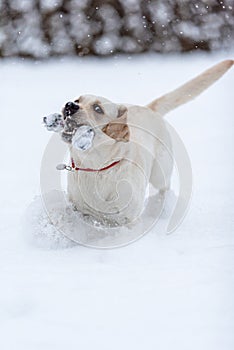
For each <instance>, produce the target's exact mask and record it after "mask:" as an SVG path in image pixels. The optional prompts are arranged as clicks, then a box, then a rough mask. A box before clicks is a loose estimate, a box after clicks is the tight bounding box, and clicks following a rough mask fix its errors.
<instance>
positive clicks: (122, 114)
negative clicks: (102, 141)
mask: <svg viewBox="0 0 234 350" xmlns="http://www.w3.org/2000/svg"><path fill="white" fill-rule="evenodd" d="M102 131H103V132H104V133H105V134H106V135H107V136H109V137H111V138H112V139H114V140H116V141H122V142H128V141H129V138H130V130H129V127H128V124H127V108H126V107H124V106H120V107H119V110H118V115H117V119H115V120H113V121H112V122H110V123H108V124H107V125H105V126H104V127H103V128H102Z"/></svg>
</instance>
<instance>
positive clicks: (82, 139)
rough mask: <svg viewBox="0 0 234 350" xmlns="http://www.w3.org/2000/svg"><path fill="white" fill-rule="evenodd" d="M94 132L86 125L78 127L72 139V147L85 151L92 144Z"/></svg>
mask: <svg viewBox="0 0 234 350" xmlns="http://www.w3.org/2000/svg"><path fill="white" fill-rule="evenodd" d="M93 138H94V131H93V129H92V128H91V127H90V126H88V125H82V126H80V127H79V128H78V129H77V131H76V133H75V135H74V136H73V138H72V145H73V147H75V148H76V149H78V150H81V151H85V150H87V149H89V148H90V147H91V146H92V144H93Z"/></svg>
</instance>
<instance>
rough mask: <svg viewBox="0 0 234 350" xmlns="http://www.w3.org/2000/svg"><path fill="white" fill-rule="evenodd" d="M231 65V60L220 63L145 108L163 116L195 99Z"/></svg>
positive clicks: (233, 62) (232, 62)
mask: <svg viewBox="0 0 234 350" xmlns="http://www.w3.org/2000/svg"><path fill="white" fill-rule="evenodd" d="M233 64H234V61H233V60H226V61H223V62H220V63H218V64H216V65H215V66H214V67H211V68H210V69H208V70H206V71H205V72H203V73H202V74H200V75H198V76H197V77H196V78H194V79H192V80H190V81H188V82H187V83H185V84H184V85H182V86H180V87H179V88H178V89H176V90H174V91H171V92H169V93H168V94H166V95H164V96H161V97H159V98H157V99H156V100H154V101H152V102H151V103H150V104H148V105H147V107H148V108H150V109H152V110H153V111H155V112H158V113H159V114H160V115H162V116H163V115H165V114H166V113H168V112H169V111H171V110H173V109H174V108H176V107H178V106H180V105H182V104H184V103H186V102H188V101H190V100H192V99H194V98H195V97H197V96H198V95H199V94H201V93H202V92H203V91H204V90H205V89H207V88H208V87H209V86H210V85H212V84H213V83H214V82H215V81H216V80H218V79H219V78H221V76H222V75H223V74H224V73H225V72H226V71H227V70H228V69H229V68H231V66H232V65H233Z"/></svg>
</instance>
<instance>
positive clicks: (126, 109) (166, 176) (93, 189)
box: [68, 60, 233, 225]
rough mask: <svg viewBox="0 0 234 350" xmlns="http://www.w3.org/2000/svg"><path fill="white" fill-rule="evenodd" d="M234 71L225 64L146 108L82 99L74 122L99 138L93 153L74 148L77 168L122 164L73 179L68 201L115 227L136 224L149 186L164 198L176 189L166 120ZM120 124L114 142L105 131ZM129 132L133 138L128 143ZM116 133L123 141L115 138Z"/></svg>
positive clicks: (75, 174) (73, 174) (88, 97)
mask: <svg viewBox="0 0 234 350" xmlns="http://www.w3.org/2000/svg"><path fill="white" fill-rule="evenodd" d="M232 65H233V61H232V60H227V61H223V62H221V63H219V64H217V65H216V66H214V67H212V68H210V69H209V70H207V71H205V72H204V73H202V74H201V75H199V76H198V77H196V78H195V79H193V80H191V81H189V82H188V83H186V84H184V85H183V86H181V87H179V88H178V89H176V90H175V91H173V92H170V93H168V94H166V95H165V96H162V97H160V98H158V99H156V100H155V101H153V102H151V103H150V104H149V105H148V106H146V107H141V106H132V105H118V104H115V103H112V102H110V101H109V100H107V99H105V98H102V97H96V96H91V95H85V96H81V97H80V98H79V99H78V101H77V102H78V103H79V106H80V110H79V111H78V112H77V113H76V114H75V115H74V118H76V119H77V120H78V119H79V121H80V122H81V123H84V124H89V125H91V126H92V127H93V128H94V130H95V137H94V143H93V146H92V148H91V149H89V150H86V151H79V150H77V149H75V148H73V147H72V146H71V145H70V153H71V157H72V158H73V159H74V161H75V163H76V166H80V167H83V168H94V169H100V168H102V167H104V166H107V165H109V164H111V163H112V162H113V161H115V160H121V161H120V163H119V164H118V165H116V166H114V167H113V168H110V169H108V170H105V171H102V172H97V173H94V172H82V171H78V172H70V173H69V174H68V195H69V198H70V200H71V201H72V202H73V204H74V205H75V206H76V208H77V209H78V210H79V211H81V212H82V213H83V214H87V215H92V216H93V217H94V218H96V219H97V220H98V221H100V222H103V223H108V224H111V225H124V224H127V223H129V222H134V220H136V219H137V218H138V217H139V216H140V215H141V213H142V210H143V209H144V202H145V196H146V191H147V187H148V185H149V183H151V184H152V185H153V186H154V187H155V188H156V189H157V190H159V191H161V192H164V191H166V190H167V189H168V188H169V187H170V178H171V173H172V168H173V160H172V156H171V154H170V147H171V143H170V135H169V132H168V130H167V128H166V124H165V122H164V120H163V118H162V116H163V115H165V114H166V113H168V112H169V111H171V110H172V109H174V108H176V107H178V106H180V105H181V104H183V103H186V102H188V101H190V100H192V99H193V98H195V97H196V96H198V95H199V94H200V93H202V92H203V91H204V90H205V89H207V88H208V87H209V86H210V85H211V84H213V83H214V82H215V81H216V80H217V79H219V78H220V77H221V76H222V75H223V74H224V73H225V72H226V71H227V70H228V69H229V68H230V67H231V66H232ZM94 104H98V105H100V106H101V107H102V109H103V112H104V114H97V113H96V112H95V111H94V109H93V105H94ZM115 122H119V123H120V127H118V128H117V129H116V128H114V129H113V130H114V131H110V132H109V135H111V137H110V136H108V135H107V134H106V133H105V132H104V131H106V132H107V129H108V130H109V128H110V129H111V128H112V123H115ZM106 125H109V126H110V127H109V128H106ZM123 128H124V129H123ZM126 128H127V131H128V132H129V133H128V137H129V138H125V135H126ZM116 130H117V133H119V135H120V136H118V135H115V132H116ZM123 130H124V133H122V134H121V131H123ZM123 135H124V136H123Z"/></svg>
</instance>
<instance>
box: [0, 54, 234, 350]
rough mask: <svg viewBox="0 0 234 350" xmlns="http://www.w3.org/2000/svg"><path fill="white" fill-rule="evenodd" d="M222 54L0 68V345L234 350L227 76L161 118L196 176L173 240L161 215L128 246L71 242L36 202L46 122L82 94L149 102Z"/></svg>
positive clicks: (11, 63) (233, 134)
mask: <svg viewBox="0 0 234 350" xmlns="http://www.w3.org/2000/svg"><path fill="white" fill-rule="evenodd" d="M223 58H227V55H226V54H225V53H223V54H219V55H218V54H216V55H200V56H199V55H186V56H166V57H164V56H157V55H145V56H144V55H143V56H139V57H138V56H134V57H131V56H129V59H125V58H121V57H115V58H113V59H107V60H98V59H94V58H90V59H73V60H68V59H66V60H64V59H63V60H60V61H53V60H51V61H49V62H47V63H45V62H44V63H38V62H37V63H32V62H27V63H26V62H20V61H15V60H8V61H2V62H1V65H0V76H1V87H0V100H1V101H2V103H1V115H2V124H1V125H2V133H1V139H0V146H1V164H2V167H1V172H0V184H1V187H2V188H1V198H0V206H1V222H0V230H1V235H0V264H1V270H0V274H1V289H0V309H1V313H0V322H1V328H0V329H1V337H0V348H1V349H4V350H8V349H9V350H15V349H17V350H21V349H24V350H27V349H43V350H47V349H48V350H49V349H59V350H60V349H77V348H80V349H93V348H95V349H103V350H105V349H110V348H111V349H120V348H123V349H129V348H133V349H143V348H145V349H149V350H151V349H152V350H153V349H160V350H161V349H162V350H168V349H180V350H185V349H186V350H187V349H190V350H193V349H194V350H197V349H206V350H207V349H212V350H220V349H225V350H231V349H233V346H234V335H233V326H234V301H233V287H234V269H233V266H234V264H233V263H234V258H233V256H234V255H233V247H234V239H233V231H234V220H233V210H234V196H233V193H234V192H233V191H234V183H233V171H234V164H233V154H232V153H233V146H234V128H233V123H234V122H233V116H232V99H233V70H232V71H230V72H228V73H227V74H226V75H225V76H224V77H223V78H222V79H221V80H220V81H219V82H217V83H216V84H215V85H214V86H213V87H211V88H210V89H209V90H208V91H206V92H205V93H204V94H203V95H202V96H200V97H199V98H197V99H196V100H195V101H194V102H192V103H190V104H188V105H186V106H184V107H181V108H180V109H178V110H175V111H173V112H172V113H171V114H170V115H168V116H167V120H168V122H169V123H171V124H172V126H173V127H174V128H175V129H176V130H177V132H178V133H179V135H180V136H181V138H182V140H183V141H184V144H185V146H186V148H187V151H188V153H189V155H190V159H191V163H192V167H193V176H194V180H193V187H194V188H193V198H192V201H191V206H190V209H189V211H188V214H187V216H186V218H185V220H184V222H183V223H182V225H181V226H180V227H179V228H178V229H177V230H176V231H175V232H174V233H173V234H171V235H166V234H165V230H164V226H165V224H166V223H167V222H168V218H167V217H164V218H162V219H160V220H159V223H158V224H157V225H156V226H155V227H154V228H153V229H152V230H151V231H150V232H149V233H148V234H146V235H145V236H144V237H143V238H141V239H139V240H137V241H136V242H134V243H133V244H130V245H128V246H125V247H122V248H119V249H112V250H98V249H89V248H87V247H83V246H78V245H75V244H73V243H71V242H69V241H68V240H66V238H64V237H62V236H60V235H59V234H58V235H57V236H53V228H52V227H49V225H48V221H47V218H46V215H45V213H44V212H43V211H42V205H41V203H40V197H38V196H39V195H40V188H39V174H40V163H41V159H42V156H43V153H44V149H45V147H46V144H47V142H48V141H49V139H50V137H51V133H49V132H47V131H46V129H45V128H44V127H43V125H42V117H43V116H44V115H48V114H50V113H54V111H58V110H59V108H60V107H61V106H63V105H64V103H65V102H67V101H70V100H71V99H73V98H77V97H79V95H80V94H86V93H92V94H96V95H99V96H100V95H101V96H102V95H103V96H105V97H107V98H109V99H111V100H113V101H116V102H127V103H133V104H134V103H135V104H146V103H148V102H149V101H151V100H153V99H154V98H155V96H159V95H161V94H162V93H165V92H167V91H168V90H170V89H173V88H175V87H177V86H178V85H179V84H181V83H183V82H185V81H186V80H188V79H189V78H191V77H193V76H195V75H196V74H199V73H200V72H201V71H203V70H205V69H206V68H208V67H209V66H211V65H212V64H215V63H217V62H218V61H220V60H221V59H223ZM6 121H7V123H8V126H5V123H6ZM35 196H36V198H35V199H34V200H33V198H34V197H35ZM169 201H170V198H169ZM28 207H29V209H28ZM30 220H31V221H30ZM37 222H38V225H37ZM33 225H35V226H34V227H33ZM43 225H44V226H43ZM41 227H44V231H43V233H44V237H43V236H41V235H40V232H41V229H40V228H41Z"/></svg>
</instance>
